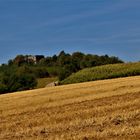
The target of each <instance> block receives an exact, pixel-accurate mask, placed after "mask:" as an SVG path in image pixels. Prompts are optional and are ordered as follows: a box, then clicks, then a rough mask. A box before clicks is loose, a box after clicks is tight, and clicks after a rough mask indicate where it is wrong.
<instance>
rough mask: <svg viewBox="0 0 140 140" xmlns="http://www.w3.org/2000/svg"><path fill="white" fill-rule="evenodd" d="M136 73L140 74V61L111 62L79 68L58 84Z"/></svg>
mask: <svg viewBox="0 0 140 140" xmlns="http://www.w3.org/2000/svg"><path fill="white" fill-rule="evenodd" d="M136 75H140V62H138V63H125V64H111V65H104V66H98V67H93V68H87V69H84V70H81V71H79V72H77V73H75V74H72V75H71V76H69V77H68V78H66V79H64V80H63V81H61V82H60V84H72V83H80V82H87V81H95V80H102V79H111V78H118V77H128V76H136Z"/></svg>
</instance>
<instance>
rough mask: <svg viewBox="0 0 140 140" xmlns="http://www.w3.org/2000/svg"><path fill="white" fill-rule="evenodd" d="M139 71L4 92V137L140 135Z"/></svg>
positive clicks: (72, 139) (0, 135)
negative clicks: (125, 75)
mask: <svg viewBox="0 0 140 140" xmlns="http://www.w3.org/2000/svg"><path fill="white" fill-rule="evenodd" d="M139 132H140V76H136V77H128V78H118V79H112V80H103V81H96V82H86V83H80V84H72V85H65V86H58V87H48V88H42V89H37V90H30V91H24V92H16V93H12V94H5V95H1V96H0V139H1V140H19V139H20V140H22V139H23V140H36V139H37V140H47V139H48V140H54V139H60V140H78V139H79V140H92V139H93V140H96V139H103V140H104V139H106V140H108V139H116V140H117V139H118V140H120V139H126V140H129V139H132V140H138V139H140V133H139Z"/></svg>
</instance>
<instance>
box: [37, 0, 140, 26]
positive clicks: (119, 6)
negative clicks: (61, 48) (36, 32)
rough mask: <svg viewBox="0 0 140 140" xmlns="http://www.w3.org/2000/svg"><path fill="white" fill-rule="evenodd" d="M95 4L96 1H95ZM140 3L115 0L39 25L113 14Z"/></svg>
mask: <svg viewBox="0 0 140 140" xmlns="http://www.w3.org/2000/svg"><path fill="white" fill-rule="evenodd" d="M93 4H94V2H93ZM138 5H140V3H139V2H138V0H133V1H132V0H121V1H120V2H117V3H116V2H114V3H112V4H110V5H108V6H105V7H103V8H98V9H96V10H94V9H92V10H88V11H84V12H81V13H77V14H72V15H65V16H62V17H58V18H54V19H48V21H44V22H42V23H40V24H39V25H37V27H38V28H40V27H47V26H48V27H49V26H54V25H58V24H66V23H71V22H73V21H78V20H81V19H85V18H91V17H97V16H103V15H107V14H110V13H111V14H112V13H114V12H118V11H119V12H120V11H122V10H125V9H127V8H130V7H135V6H138Z"/></svg>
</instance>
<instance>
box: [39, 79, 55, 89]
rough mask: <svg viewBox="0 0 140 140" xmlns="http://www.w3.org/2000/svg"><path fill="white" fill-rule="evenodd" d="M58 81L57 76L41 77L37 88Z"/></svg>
mask: <svg viewBox="0 0 140 140" xmlns="http://www.w3.org/2000/svg"><path fill="white" fill-rule="evenodd" d="M55 81H57V77H49V78H39V79H38V80H37V83H38V84H37V88H44V87H45V86H46V85H47V84H49V83H52V82H55Z"/></svg>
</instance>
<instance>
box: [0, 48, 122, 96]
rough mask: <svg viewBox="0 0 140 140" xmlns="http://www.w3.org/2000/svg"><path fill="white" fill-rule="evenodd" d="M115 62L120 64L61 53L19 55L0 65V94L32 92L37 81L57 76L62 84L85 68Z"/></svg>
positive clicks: (109, 59) (75, 53) (104, 57)
mask: <svg viewBox="0 0 140 140" xmlns="http://www.w3.org/2000/svg"><path fill="white" fill-rule="evenodd" d="M115 63H123V61H122V60H120V59H119V58H118V57H115V56H111V57H110V56H108V55H103V56H98V55H93V54H84V53H81V52H74V53H73V54H69V53H65V52H64V51H61V52H60V53H59V54H58V55H54V56H52V57H45V56H42V55H36V56H32V55H18V56H16V57H15V58H14V59H11V60H9V61H8V63H7V64H2V65H1V66H0V94H3V93H7V92H14V91H21V90H28V89H33V88H35V87H36V85H37V79H38V78H44V77H54V76H55V77H56V76H57V77H58V78H59V81H62V80H64V79H65V78H67V77H68V76H70V75H71V74H72V73H75V72H77V71H79V70H82V69H84V68H89V67H95V66H100V65H106V64H115Z"/></svg>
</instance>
